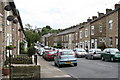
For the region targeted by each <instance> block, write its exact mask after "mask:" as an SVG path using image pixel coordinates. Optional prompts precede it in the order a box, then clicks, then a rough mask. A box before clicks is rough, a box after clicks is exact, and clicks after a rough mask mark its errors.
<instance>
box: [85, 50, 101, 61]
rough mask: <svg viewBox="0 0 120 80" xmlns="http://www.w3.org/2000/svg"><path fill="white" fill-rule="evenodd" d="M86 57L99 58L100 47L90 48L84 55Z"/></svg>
mask: <svg viewBox="0 0 120 80" xmlns="http://www.w3.org/2000/svg"><path fill="white" fill-rule="evenodd" d="M85 58H86V59H92V60H93V59H95V58H101V49H90V50H88V53H87V54H86V56H85Z"/></svg>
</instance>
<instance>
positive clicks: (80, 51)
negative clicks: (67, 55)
mask: <svg viewBox="0 0 120 80" xmlns="http://www.w3.org/2000/svg"><path fill="white" fill-rule="evenodd" d="M73 51H74V52H75V53H76V55H77V57H85V55H86V54H87V52H86V51H85V49H83V48H75V49H74V50H73Z"/></svg>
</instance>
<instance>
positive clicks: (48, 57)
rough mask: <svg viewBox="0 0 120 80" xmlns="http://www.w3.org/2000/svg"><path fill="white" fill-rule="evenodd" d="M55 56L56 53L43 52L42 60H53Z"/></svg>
mask: <svg viewBox="0 0 120 80" xmlns="http://www.w3.org/2000/svg"><path fill="white" fill-rule="evenodd" d="M56 54H57V52H56V51H45V52H44V54H43V58H44V59H46V60H54V56H55V55H56Z"/></svg>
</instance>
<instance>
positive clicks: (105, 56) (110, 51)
mask: <svg viewBox="0 0 120 80" xmlns="http://www.w3.org/2000/svg"><path fill="white" fill-rule="evenodd" d="M101 58H102V60H103V61H104V60H105V61H115V60H119V61H120V51H119V50H118V49H117V48H106V49H104V50H103V52H102V54H101Z"/></svg>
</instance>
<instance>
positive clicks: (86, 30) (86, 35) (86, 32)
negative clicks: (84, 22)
mask: <svg viewBox="0 0 120 80" xmlns="http://www.w3.org/2000/svg"><path fill="white" fill-rule="evenodd" d="M85 37H88V29H87V28H86V29H85Z"/></svg>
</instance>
